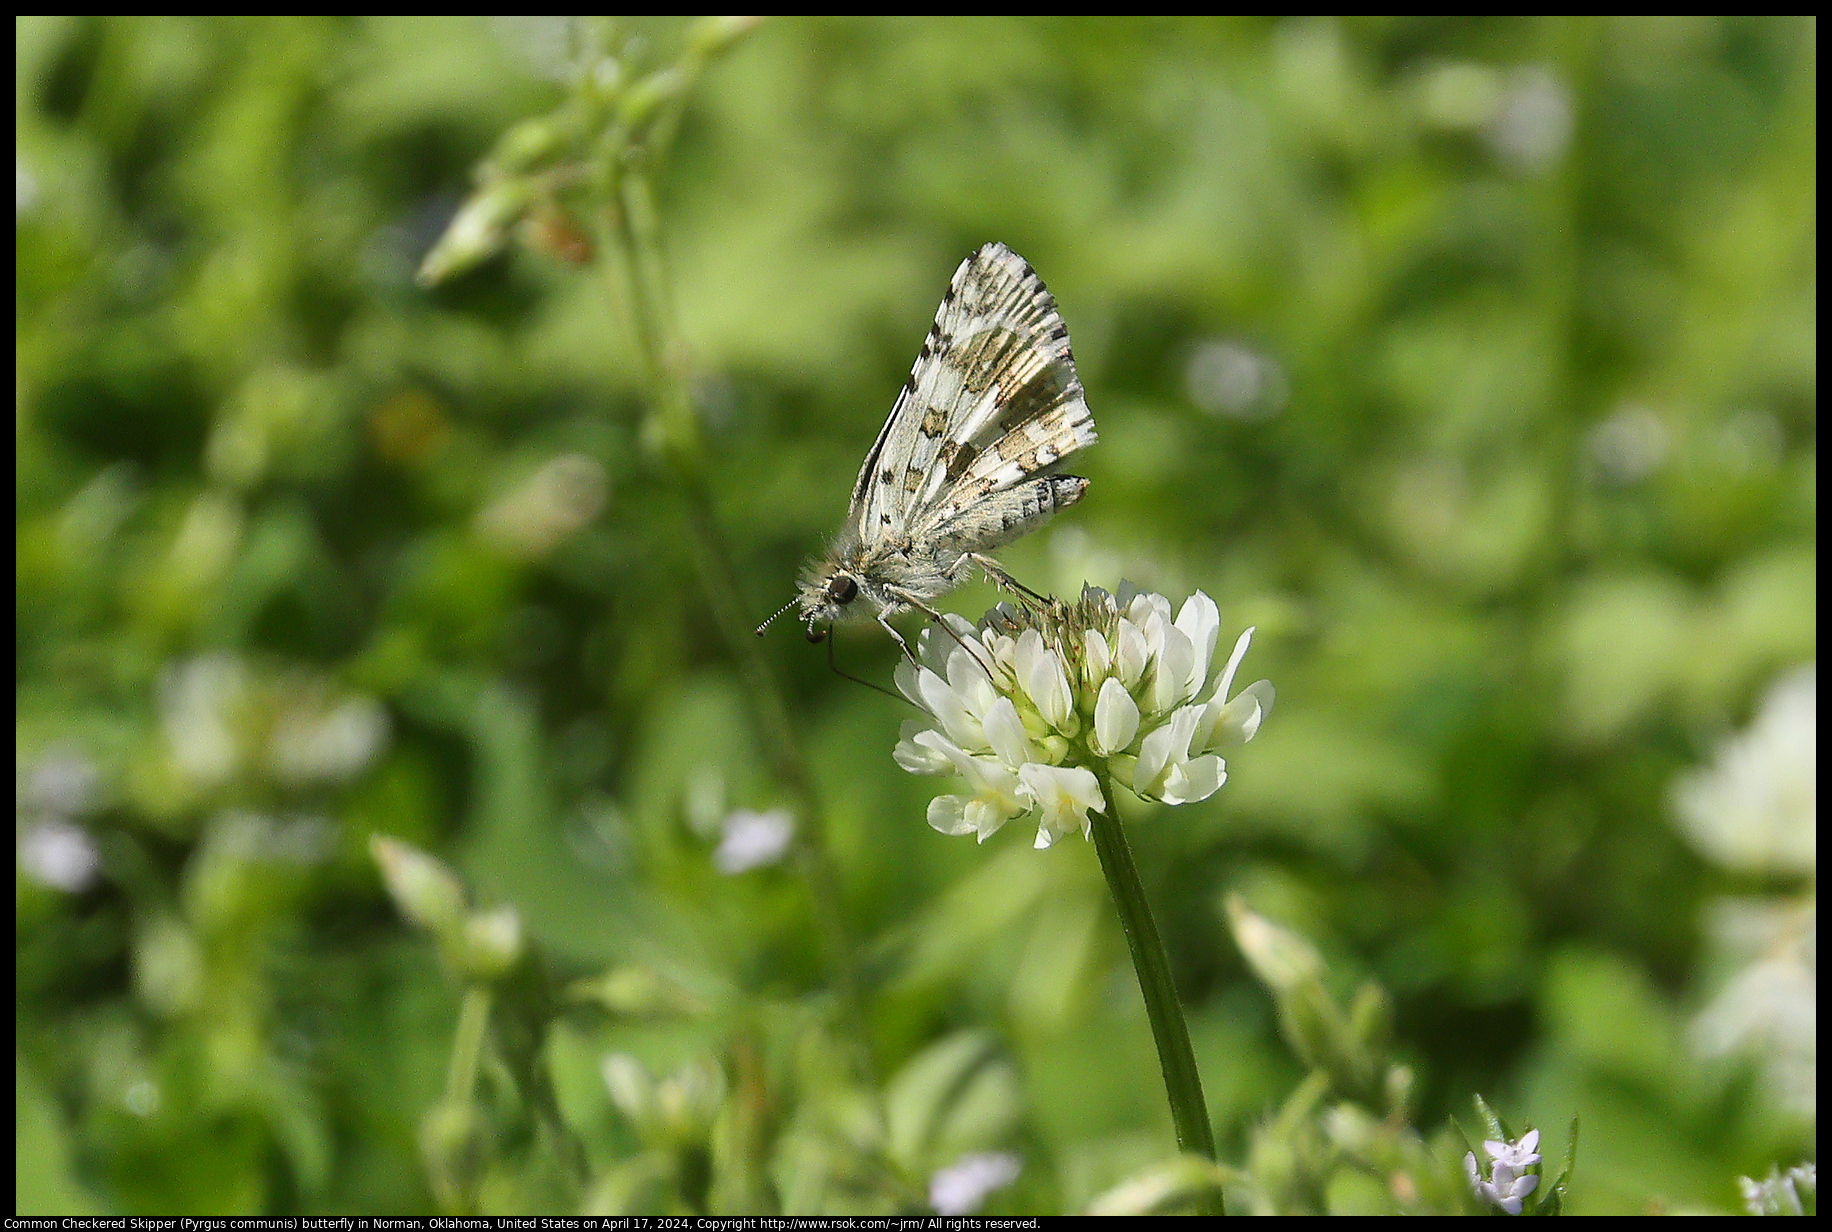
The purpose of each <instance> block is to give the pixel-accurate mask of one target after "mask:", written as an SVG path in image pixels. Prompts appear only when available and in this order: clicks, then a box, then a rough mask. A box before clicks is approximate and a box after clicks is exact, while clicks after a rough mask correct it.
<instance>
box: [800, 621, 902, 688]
mask: <svg viewBox="0 0 1832 1232" xmlns="http://www.w3.org/2000/svg"><path fill="white" fill-rule="evenodd" d="M778 614H779V615H780V613H778ZM771 619H772V620H774V619H775V617H771ZM832 627H833V626H831V625H829V626H828V628H829V629H830V630H831V629H832ZM835 640H836V639H834V638H831V637H829V638H828V639H827V666H828V667H830V668H832V669H833V674H834V675H836V676H838V677H840V679H842V680H850V681H852V682H853V683H854V684H862V685H864V686H865V687H866V688H868V689H875V690H877V691H878V692H880V693H882V694H884V696H886V697H890V698H895V699H896V700H897V701H900V702H903V703H904V704H905V705H914V704H915V703H913V702H911V701H910V699H909V698H907V697H905V696H904V695H903V694H901V693H893V692H891V691H890V690H889V689H887V688H885V687H884V686H883V685H881V684H873V683H872V682H871V681H869V680H860V679H859V678H858V677H857V676H854V675H853V674H852V673H851V672H846V671H842V670H840V665H839V663H838V662H837V661H836V660H835V659H834V657H833V643H834V641H835Z"/></svg>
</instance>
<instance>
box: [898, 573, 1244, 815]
mask: <svg viewBox="0 0 1832 1232" xmlns="http://www.w3.org/2000/svg"><path fill="white" fill-rule="evenodd" d="M945 619H946V621H947V628H945V629H938V628H934V627H930V628H927V629H924V630H923V632H922V636H921V638H920V639H919V641H918V643H917V646H918V657H919V658H920V660H921V663H920V665H917V664H912V663H910V662H908V661H907V660H906V661H905V662H903V663H901V664H899V665H898V668H897V687H898V688H899V689H900V690H901V691H902V692H903V695H904V696H905V697H907V698H909V699H910V700H911V701H912V702H914V703H915V704H916V705H917V706H919V707H921V708H922V710H923V711H924V712H926V713H927V714H928V716H929V720H930V721H929V722H927V723H924V722H920V721H913V722H908V723H905V724H904V726H903V732H902V738H901V739H900V740H899V741H898V743H897V748H896V752H895V754H894V756H895V757H896V759H897V764H898V765H900V766H902V767H903V768H904V769H905V770H908V771H910V773H912V774H938V775H939V774H956V775H959V776H960V777H961V778H963V779H965V780H966V784H967V791H966V792H965V793H964V794H954V795H943V796H937V797H936V798H935V799H934V800H932V801H930V803H929V824H930V825H931V826H933V827H935V829H937V830H939V831H941V832H942V833H943V834H977V835H978V836H979V839H980V841H981V842H984V841H985V840H986V839H987V837H988V836H990V835H991V834H993V833H994V832H995V831H996V830H998V828H999V827H1000V826H1002V825H1004V824H1005V823H1006V822H1008V821H1010V820H1011V819H1012V818H1014V817H1020V816H1023V815H1024V814H1026V813H1029V812H1031V811H1033V810H1036V811H1037V812H1038V813H1039V815H1040V821H1039V824H1038V827H1037V846H1038V847H1040V848H1041V847H1048V846H1050V845H1051V844H1053V843H1055V842H1056V840H1057V839H1059V838H1061V837H1062V836H1063V835H1065V834H1068V833H1070V832H1071V831H1077V830H1078V831H1080V832H1081V834H1082V835H1083V837H1086V836H1087V834H1088V832H1089V826H1090V822H1089V819H1088V813H1089V811H1090V810H1092V811H1095V812H1105V811H1106V807H1107V806H1106V802H1105V800H1104V799H1103V798H1102V795H1101V787H1100V778H1099V777H1098V774H1100V773H1104V774H1105V775H1107V776H1110V777H1112V778H1113V779H1114V780H1116V781H1117V782H1119V783H1121V784H1123V785H1125V786H1126V787H1128V788H1130V789H1131V790H1132V791H1133V792H1134V794H1136V795H1138V796H1141V797H1143V798H1144V799H1147V800H1155V801H1160V802H1162V803H1165V804H1187V803H1192V802H1194V801H1197V800H1206V799H1207V798H1208V797H1209V796H1211V795H1213V794H1214V793H1215V792H1216V790H1217V789H1219V788H1220V787H1221V785H1222V783H1223V782H1225V781H1226V780H1227V769H1226V765H1225V763H1224V762H1223V761H1222V759H1221V758H1220V757H1219V756H1218V755H1217V753H1216V750H1218V749H1220V748H1223V747H1225V746H1227V745H1232V744H1245V743H1246V742H1247V741H1249V740H1251V739H1253V736H1254V734H1255V733H1256V732H1257V731H1258V730H1259V726H1260V724H1261V723H1262V722H1264V721H1265V718H1266V715H1267V714H1269V713H1270V712H1271V710H1272V700H1273V688H1272V685H1271V684H1270V683H1268V682H1267V681H1264V680H1260V681H1256V682H1254V683H1253V684H1251V685H1248V686H1247V687H1246V688H1245V689H1243V690H1241V692H1240V693H1239V694H1237V695H1235V696H1234V697H1232V698H1230V697H1229V696H1228V689H1229V687H1230V686H1231V685H1232V684H1233V682H1234V673H1235V671H1236V670H1237V669H1238V668H1239V667H1240V661H1241V658H1242V657H1243V656H1244V655H1245V654H1246V653H1247V646H1248V644H1249V642H1250V641H1251V640H1252V637H1253V630H1252V629H1248V630H1247V631H1246V632H1245V633H1243V634H1241V635H1240V639H1239V640H1238V641H1237V642H1236V643H1235V645H1234V651H1233V653H1232V654H1231V655H1230V656H1229V658H1228V663H1227V666H1226V668H1225V669H1224V670H1223V671H1222V673H1221V675H1220V676H1219V677H1218V678H1217V679H1216V680H1215V682H1214V686H1213V687H1212V688H1206V691H1205V687H1206V686H1207V685H1208V680H1209V661H1210V659H1211V657H1212V656H1213V654H1214V651H1215V642H1216V638H1217V636H1218V635H1219V633H1220V631H1221V614H1220V612H1219V611H1218V610H1217V609H1216V607H1215V602H1214V600H1212V599H1210V598H1209V597H1208V596H1207V595H1205V594H1203V593H1202V592H1201V591H1197V592H1196V593H1195V594H1193V595H1191V596H1190V598H1189V599H1188V600H1187V601H1186V602H1185V603H1184V604H1183V607H1182V609H1181V610H1180V611H1178V612H1177V614H1176V616H1175V617H1174V618H1173V617H1172V615H1171V605H1170V600H1168V599H1166V598H1165V597H1164V596H1163V595H1158V594H1151V593H1149V592H1141V591H1137V590H1135V589H1134V588H1133V587H1132V586H1131V585H1129V584H1124V583H1122V584H1121V586H1120V589H1119V592H1118V593H1117V594H1108V593H1107V592H1106V591H1104V590H1101V589H1099V588H1097V587H1092V586H1090V587H1084V588H1083V590H1082V595H1081V600H1080V602H1078V603H1074V604H1066V603H1062V602H1059V601H1056V600H1051V601H1049V603H1048V604H1047V605H1046V606H1043V607H1042V608H1026V609H1022V610H1020V609H1017V608H1014V607H1012V606H1011V605H1009V604H1004V603H1001V604H1000V605H999V606H998V607H996V608H994V609H993V610H992V611H990V612H988V613H987V614H986V616H985V617H984V618H983V619H982V620H981V621H980V623H979V626H978V627H977V628H976V627H975V626H973V625H970V624H968V623H967V622H966V621H965V620H963V619H961V618H960V617H958V616H948V617H945ZM1097 772H1098V773H1097Z"/></svg>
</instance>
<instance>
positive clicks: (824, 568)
mask: <svg viewBox="0 0 1832 1232" xmlns="http://www.w3.org/2000/svg"><path fill="white" fill-rule="evenodd" d="M860 593H861V592H860V589H859V579H858V576H857V575H856V574H855V573H853V571H852V570H850V569H845V568H842V567H841V566H839V565H836V564H833V563H831V562H828V563H825V564H821V565H817V566H815V567H814V568H812V569H810V570H809V571H808V572H807V573H806V574H804V575H803V576H802V580H801V594H800V595H799V596H798V598H797V602H798V603H799V604H800V606H801V614H802V619H803V620H805V621H807V623H808V640H809V641H811V642H818V641H820V640H821V637H822V636H824V635H822V634H819V633H817V632H816V631H815V626H816V625H830V624H832V623H833V622H835V621H836V620H845V619H847V618H848V617H851V616H856V615H858V614H859V613H860V612H862V611H864V610H865V608H864V607H862V606H861V605H860V604H859V595H860Z"/></svg>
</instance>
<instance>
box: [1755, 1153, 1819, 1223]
mask: <svg viewBox="0 0 1832 1232" xmlns="http://www.w3.org/2000/svg"><path fill="white" fill-rule="evenodd" d="M1737 1185H1738V1187H1739V1188H1741V1189H1742V1191H1743V1209H1744V1210H1746V1211H1748V1212H1749V1213H1750V1214H1752V1215H1804V1214H1806V1208H1805V1207H1804V1205H1803V1204H1802V1203H1801V1201H1800V1194H1801V1192H1802V1191H1803V1190H1804V1191H1805V1192H1807V1193H1809V1194H1815V1195H1816V1194H1817V1193H1818V1192H1819V1172H1818V1169H1817V1168H1816V1167H1815V1166H1814V1165H1812V1164H1797V1165H1796V1166H1794V1167H1792V1168H1789V1169H1788V1170H1787V1171H1786V1172H1783V1171H1781V1169H1780V1167H1779V1166H1771V1167H1770V1168H1769V1170H1768V1175H1767V1176H1766V1177H1764V1178H1763V1179H1762V1180H1759V1181H1758V1180H1755V1179H1753V1178H1751V1177H1747V1176H1739V1177H1738V1178H1737Z"/></svg>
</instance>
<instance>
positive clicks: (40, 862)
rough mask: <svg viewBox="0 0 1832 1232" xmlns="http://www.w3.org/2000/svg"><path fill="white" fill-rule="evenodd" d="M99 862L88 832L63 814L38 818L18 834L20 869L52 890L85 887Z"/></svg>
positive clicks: (70, 889) (70, 892) (66, 890)
mask: <svg viewBox="0 0 1832 1232" xmlns="http://www.w3.org/2000/svg"><path fill="white" fill-rule="evenodd" d="M101 863H102V862H101V858H100V857H99V856H98V855H97V854H96V850H95V842H94V840H92V839H91V838H90V837H89V832H88V831H87V830H85V829H83V827H81V826H79V825H77V824H76V823H75V822H72V821H67V820H65V819H64V818H62V817H58V816H55V815H51V816H46V817H43V818H40V819H39V820H38V821H36V822H33V823H32V824H31V825H29V826H27V827H26V828H25V830H24V831H23V832H21V833H20V835H19V868H20V871H22V872H23V873H25V875H26V876H28V877H30V878H31V879H32V880H33V881H36V882H38V883H39V884H40V885H46V886H50V887H51V888H52V889H54V890H62V891H63V892H64V893H66V894H76V893H78V892H80V891H82V890H85V889H87V888H88V887H89V884H90V882H92V881H94V880H95V874H96V870H97V869H99V868H100V867H101Z"/></svg>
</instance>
